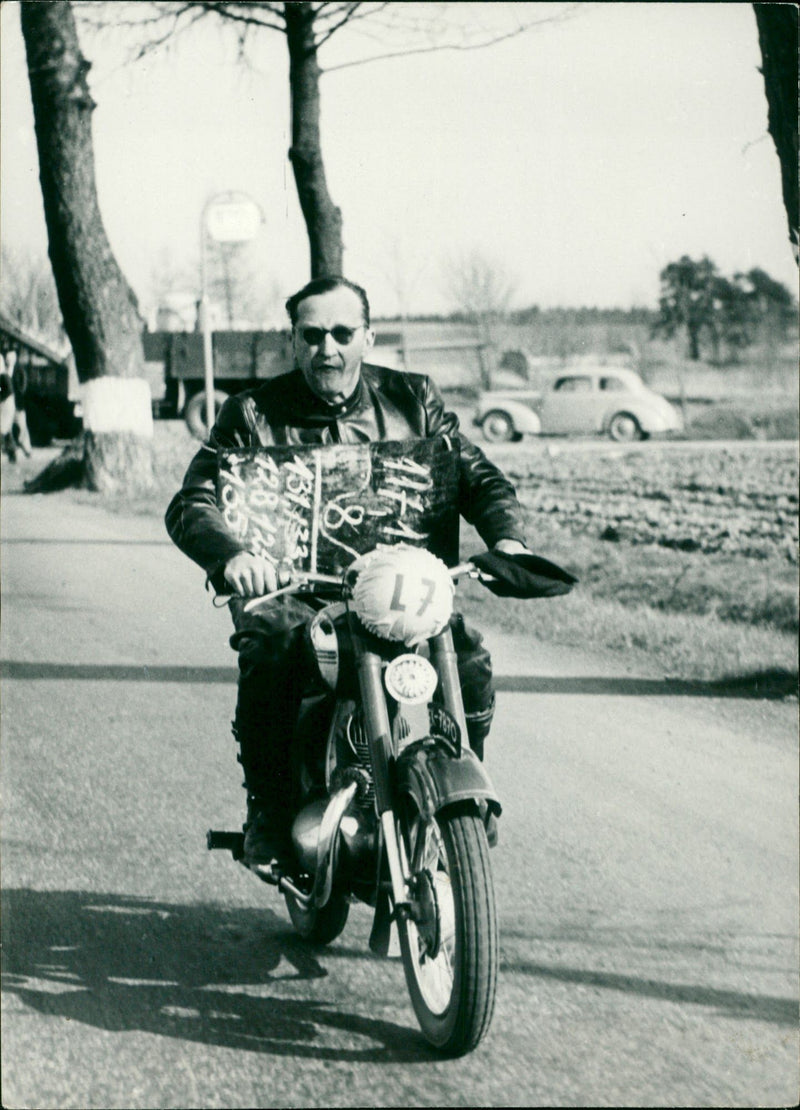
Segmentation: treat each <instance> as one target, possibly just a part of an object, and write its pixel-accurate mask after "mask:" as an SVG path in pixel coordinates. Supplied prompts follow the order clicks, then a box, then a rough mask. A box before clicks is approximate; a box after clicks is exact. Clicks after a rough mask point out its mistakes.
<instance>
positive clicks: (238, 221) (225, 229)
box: [206, 194, 261, 243]
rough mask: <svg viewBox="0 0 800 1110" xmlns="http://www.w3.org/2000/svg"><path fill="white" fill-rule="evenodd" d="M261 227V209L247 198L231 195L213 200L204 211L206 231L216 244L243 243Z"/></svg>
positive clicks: (252, 236)
mask: <svg viewBox="0 0 800 1110" xmlns="http://www.w3.org/2000/svg"><path fill="white" fill-rule="evenodd" d="M260 226H261V209H260V208H259V207H258V205H257V204H256V203H255V201H253V200H250V198H249V197H245V196H237V195H235V194H234V195H233V196H232V197H230V198H228V197H225V196H222V197H219V198H216V199H215V200H213V201H212V202H211V203H210V204H209V206H208V209H207V211H206V231H207V232H208V234H209V236H210V238H212V239H213V240H214V241H215V242H217V243H244V242H246V241H247V240H249V239H252V238H254V237H255V235H256V234H257V233H258V229H259V227H260Z"/></svg>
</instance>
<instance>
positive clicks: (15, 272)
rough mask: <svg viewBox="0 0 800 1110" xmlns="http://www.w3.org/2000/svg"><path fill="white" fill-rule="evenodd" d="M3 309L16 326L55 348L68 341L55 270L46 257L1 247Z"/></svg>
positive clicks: (0, 283) (0, 306)
mask: <svg viewBox="0 0 800 1110" xmlns="http://www.w3.org/2000/svg"><path fill="white" fill-rule="evenodd" d="M0 272H2V282H0V308H2V310H3V312H5V314H6V316H9V317H10V318H11V319H12V320H13V321H14V323H15V324H18V325H19V326H20V327H21V328H24V329H25V330H26V331H29V332H31V333H32V334H33V335H35V336H37V337H38V338H39V339H42V340H44V341H45V342H46V343H48V344H50V345H51V346H53V347H56V348H61V347H62V346H63V345H64V341H65V332H64V326H63V322H62V319H61V308H60V307H59V303H58V293H57V292H56V286H55V282H54V281H53V271H52V269H51V268H50V264H49V262H48V261H47V259H46V258H45V257H44V256H38V255H32V254H30V252H28V251H20V250H15V249H13V248H12V247H10V246H9V245H8V244H7V243H3V244H2V246H1V247H0Z"/></svg>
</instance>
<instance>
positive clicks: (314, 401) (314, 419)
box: [291, 367, 364, 425]
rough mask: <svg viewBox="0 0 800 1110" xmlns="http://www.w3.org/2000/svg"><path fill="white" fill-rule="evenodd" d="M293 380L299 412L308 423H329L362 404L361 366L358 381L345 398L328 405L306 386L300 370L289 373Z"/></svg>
mask: <svg viewBox="0 0 800 1110" xmlns="http://www.w3.org/2000/svg"><path fill="white" fill-rule="evenodd" d="M291 376H292V377H293V378H294V379H295V380H294V398H295V404H296V405H297V409H298V412H299V413H302V414H303V416H304V417H305V418H306V420H307V421H308V423H309V424H312V425H322V424H330V423H332V422H333V421H334V420H341V419H342V417H344V416H349V415H350V413H352V412H355V411H356V409H358V408H360V407H361V406H362V403H363V400H364V374H363V367H362V370H361V372H360V373H359V375H358V383H357V384H356V387H355V389H354V390H353V392H352V393H351V394H350V396H349V397H348V398H346V400H344V401H341V402H340V403H339V404H335V405H329V404H328V403H327V402H326V401H323V400H322V398H321V397H318V396H317V395H316V393H314V392H313V391H312V390H311V389H309V387H308V383H307V382H306V380H305V378H304V377H303V375H302V373H301V371H300V370H293V371H292V375H291Z"/></svg>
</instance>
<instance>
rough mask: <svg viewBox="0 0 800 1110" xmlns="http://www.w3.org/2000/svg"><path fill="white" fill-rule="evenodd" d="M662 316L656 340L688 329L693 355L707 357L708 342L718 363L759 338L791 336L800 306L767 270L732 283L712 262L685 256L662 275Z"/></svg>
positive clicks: (752, 272) (654, 329)
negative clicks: (704, 350) (704, 345)
mask: <svg viewBox="0 0 800 1110" xmlns="http://www.w3.org/2000/svg"><path fill="white" fill-rule="evenodd" d="M660 278H661V295H660V298H659V314H658V318H657V319H656V320H655V322H654V324H653V326H652V332H653V334H655V335H658V334H661V335H666V336H667V337H672V336H674V335H676V334H677V333H678V332H679V331H681V330H682V329H685V331H686V335H687V338H688V355H689V358H690V359H692V360H697V359H699V358H700V357H701V348H702V343H703V341H704V340H705V341H707V342H708V343H709V344H710V347H711V353H712V358H713V359H714V361H716V362H720V361H722V357H723V350H725V351H726V352H727V355H728V357H735V355H736V353H737V352H738V351H740V350H742V349H743V348H745V347H749V346H750V345H751V344H753V343H755V342H756V341H757V340H758V339H762V340H763V339H764V338H765V336H771V337H772V338H773V339H774V338H775V337H776V336H780V337H781V338H782V339H783V338H785V337H786V336H787V334H788V333H789V330H790V329H791V328H792V326H793V325H794V323H795V321H796V302H795V300H794V297H793V296H792V294H791V292H790V291H789V289H787V288H786V286H785V285H782V284H781V283H780V282H778V281H775V280H774V279H773V278H771V277H770V276H769V274H767V273H766V272H765V271H764V270H760V269H753V270H750V271H749V272H748V273H746V274H744V273H738V274H736V275H735V276H734V278H733V279H732V280H731V279H729V278H726V277H724V276H723V275H722V274H720V273H719V271H718V270H717V267H716V266H715V265H714V263H713V262H712V261H711V259H710V258H707V257H703V258H702V259H700V261H699V262H696V261H694V260H693V259H691V258H689V257H688V256H687V255H684V256H683V257H682V258H680V259H679V260H678V261H677V262H670V264H669V265H668V266H666V267H665V268H664V269H663V270H662V271H661V275H660Z"/></svg>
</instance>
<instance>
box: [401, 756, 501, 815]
mask: <svg viewBox="0 0 800 1110" xmlns="http://www.w3.org/2000/svg"><path fill="white" fill-rule="evenodd" d="M395 776H396V779H395V781H396V784H397V788H398V790H399V791H400V793H401V794H410V795H411V797H412V798H413V799H414V801H415V802H416V804H417V808H418V809H419V811H420V813H421V814H422V816H423V817H426V818H430V817H433V815H434V814H436V813H438V812H439V810H441V809H444V807H445V806H448V805H452V804H453V803H454V802H465V801H472V800H478V801H484V802H486V803H487V805H488V807H489V810H490V811H491V812H492V813H494V814H495V816H497V817H499V816H500V813H501V812H502V806H501V805H500V800H499V798H498V797H497V794H496V793H495V789H494V787H493V786H492V782H491V779H490V778H489V775H488V773H487V771H486V769H485V768H484V766H483V764H482V763H481V762H480V760H479V759H478V757H477V756H476V755H475V753H474V752H473V751H472V750H471V749H470V748H462V750H461V754H460V755H459V756H458V757H456V756H454V755H453V753H452V750H451V749H450V748H448V747H447V745H446V744H445V743H444V742H442V741H439V740H436V739H433V738H431V737H428V738H427V739H425V740H417V741H416V742H415V743H413V744H409V746H408V747H407V748H404V749H403V751H402V752H401V753H400V755H399V756H398V759H397V761H396V764H395Z"/></svg>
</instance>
